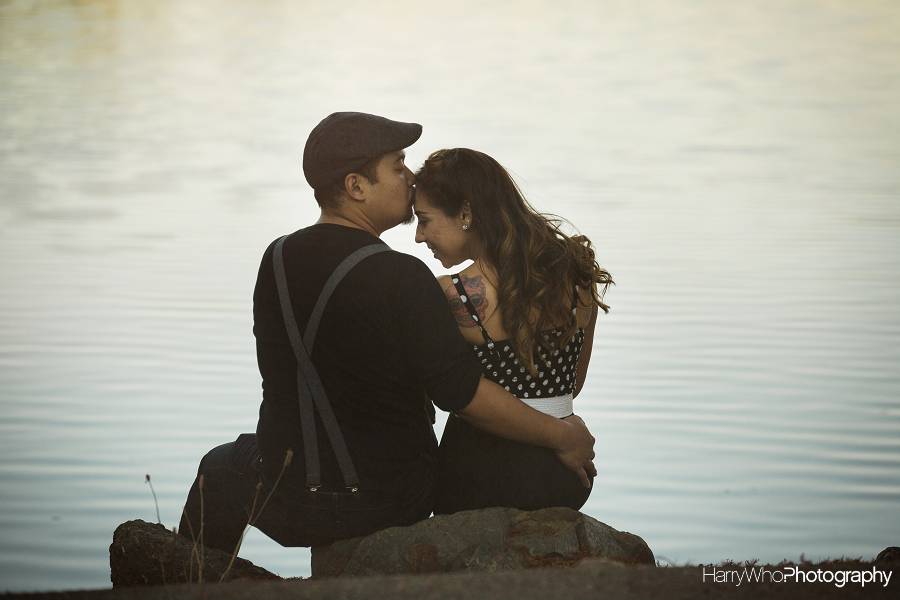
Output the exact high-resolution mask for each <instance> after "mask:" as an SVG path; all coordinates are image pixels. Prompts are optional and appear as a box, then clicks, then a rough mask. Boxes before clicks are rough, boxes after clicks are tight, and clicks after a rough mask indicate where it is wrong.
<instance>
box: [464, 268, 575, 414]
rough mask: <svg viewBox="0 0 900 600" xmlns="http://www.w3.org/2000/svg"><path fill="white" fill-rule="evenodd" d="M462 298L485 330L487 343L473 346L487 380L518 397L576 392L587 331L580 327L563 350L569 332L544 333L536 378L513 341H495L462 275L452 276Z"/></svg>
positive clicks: (483, 330)
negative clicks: (481, 317) (486, 327)
mask: <svg viewBox="0 0 900 600" xmlns="http://www.w3.org/2000/svg"><path fill="white" fill-rule="evenodd" d="M450 279H451V281H452V282H453V285H454V286H456V291H457V293H458V294H459V299H460V300H461V301H462V303H463V305H464V306H465V307H466V309H467V310H468V311H469V315H470V316H471V317H472V321H474V322H475V324H476V325H477V326H478V327H479V328H480V329H481V334H482V335H483V336H484V339H485V343H483V344H477V345H473V346H472V349H473V351H474V352H475V356H476V358H478V360H479V361H480V362H481V370H482V372H483V373H484V376H485V377H486V378H487V379H490V380H491V381H493V382H494V383H496V384H498V385H500V386H503V388H504V389H506V391H508V392H510V393H512V394H513V395H514V396H516V397H518V398H549V397H553V396H563V395H565V394H569V393H572V392H573V391H574V390H575V368H576V365H577V364H578V357H579V356H580V355H581V347H582V345H583V344H584V330H583V329H581V328H579V329H577V330H576V332H575V335H573V336H572V338H571V339H570V340H569V341H568V342H566V344H565V345H564V346H563V347H562V349H560V348H559V347H558V344H559V338H560V337H561V336H562V335H563V334H564V333H565V331H564V330H563V329H561V328H555V329H549V330H547V331H544V332H542V335H543V336H544V340H545V342H546V345H547V346H549V347H550V348H551V349H550V350H547V349H546V348H544V347H543V346H540V347H539V349H538V356H537V359H536V361H535V362H536V366H537V369H538V371H537V377H534V376H532V374H531V373H530V372H529V371H528V369H527V368H525V366H524V365H523V364H521V363H520V362H519V358H518V356H516V349H515V345H514V343H513V342H512V340H501V341H494V340H493V339H492V338H491V336H490V335H489V334H488V332H487V330H486V329H485V328H484V326H483V325H482V324H481V321H480V319H479V317H478V313H477V312H476V311H475V308H474V307H473V306H472V305H471V303H469V301H468V298H467V296H466V290H465V288H464V287H463V285H462V283H461V282H460V278H459V275H458V274H457V275H452V276H451V277H450Z"/></svg>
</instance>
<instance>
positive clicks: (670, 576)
mask: <svg viewBox="0 0 900 600" xmlns="http://www.w3.org/2000/svg"><path fill="white" fill-rule="evenodd" d="M898 567H900V563H898V562H897V561H891V562H886V561H875V560H869V561H863V560H859V559H846V558H841V559H835V560H827V561H821V562H817V563H812V562H801V563H788V562H785V563H779V564H776V565H770V564H757V563H756V561H745V562H743V563H734V562H730V561H726V562H723V563H719V564H715V565H690V566H668V567H656V566H647V565H622V564H619V563H613V562H610V561H606V560H602V559H585V560H584V561H582V562H581V563H579V564H578V565H575V566H573V567H548V568H539V569H529V570H525V571H522V570H504V571H494V572H465V571H463V572H455V573H435V574H423V575H391V576H368V577H336V578H318V579H285V580H279V581H251V580H234V581H230V582H226V583H205V584H174V585H158V586H142V587H123V588H115V589H112V588H107V589H96V590H70V591H58V592H16V593H4V594H3V595H2V598H8V599H10V600H12V599H15V598H22V599H26V598H27V599H30V600H40V599H47V600H63V599H79V600H107V599H135V600H193V599H197V600H200V599H206V598H209V597H210V596H214V597H215V598H217V599H221V600H244V599H250V598H261V597H278V598H284V599H286V600H291V599H294V598H296V599H300V598H303V599H305V600H319V599H321V600H325V599H328V600H331V599H334V598H341V599H346V600H357V599H358V600H362V599H368V598H392V599H394V598H396V599H398V600H407V599H408V600H414V599H415V600H419V599H429V598H434V599H459V600H472V597H473V595H475V594H477V596H478V597H490V598H498V599H500V600H505V599H509V600H531V599H534V600H538V599H540V600H545V599H546V598H548V597H565V598H567V599H569V598H585V599H587V598H592V599H597V598H603V599H604V600H611V599H617V598H623V599H624V598H650V597H661V598H662V597H664V598H675V599H678V598H685V599H687V598H695V597H697V596H700V595H702V596H703V597H704V598H730V597H733V596H734V595H735V594H751V595H752V597H754V598H800V599H806V598H810V599H812V598H862V597H870V596H873V595H877V594H878V593H879V592H881V593H882V594H892V595H893V593H896V588H897V587H898V585H900V584H898V581H900V575H898V576H896V577H894V576H893V572H894V570H898V571H900V568H898ZM792 569H794V570H796V571H799V572H802V573H806V574H808V575H807V576H806V577H807V578H808V579H807V581H805V582H804V581H793V580H790V579H788V580H785V577H790V575H789V574H790V573H791V572H792V571H791V570H792ZM741 572H744V573H751V572H755V573H759V574H760V575H759V577H761V579H756V580H754V579H753V577H755V576H753V575H750V579H749V580H748V579H746V578H745V577H746V575H743V576H741V575H738V576H735V575H729V574H731V573H741ZM854 572H856V573H862V572H868V573H869V574H870V575H871V576H872V577H875V578H877V577H879V576H878V575H875V573H876V572H877V573H883V574H884V575H881V576H880V577H881V578H880V579H872V580H870V582H868V583H866V582H857V583H854V582H852V581H851V577H852V575H841V573H851V574H852V573H854ZM779 573H780V574H781V575H778V574H779ZM816 573H818V574H819V575H815V576H814V574H816ZM829 573H830V574H831V576H829V575H827V574H829ZM736 577H740V578H741V580H740V581H738V580H737V579H736ZM862 577H865V576H862ZM823 578H824V579H826V580H827V579H832V580H833V581H831V582H828V581H822V579H823ZM842 578H843V579H845V580H846V581H845V582H844V583H843V585H840V584H839V581H840V579H842ZM885 578H887V585H885ZM779 580H780V581H779ZM211 586H214V589H212V588H211ZM889 588H890V589H895V592H893V593H891V592H889V591H888V589H889Z"/></svg>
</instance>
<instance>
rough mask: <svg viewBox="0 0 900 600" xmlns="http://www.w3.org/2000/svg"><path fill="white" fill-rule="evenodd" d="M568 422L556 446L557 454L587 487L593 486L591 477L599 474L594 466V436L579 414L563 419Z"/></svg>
mask: <svg viewBox="0 0 900 600" xmlns="http://www.w3.org/2000/svg"><path fill="white" fill-rule="evenodd" d="M562 422H564V423H566V428H565V429H564V430H563V435H562V436H561V437H560V439H559V442H558V443H557V446H556V456H557V457H558V458H559V460H560V462H562V464H563V465H565V466H566V468H567V469H569V470H571V471H574V472H575V474H576V475H578V478H579V479H581V483H582V484H583V485H584V487H586V488H590V487H591V479H592V478H593V477H596V476H597V469H596V468H595V467H594V462H593V461H594V442H595V441H596V440H594V436H592V435H591V432H590V431H588V428H587V427H586V426H585V424H584V421H582V420H581V417H579V416H578V415H572V416H569V417H566V418H565V419H562Z"/></svg>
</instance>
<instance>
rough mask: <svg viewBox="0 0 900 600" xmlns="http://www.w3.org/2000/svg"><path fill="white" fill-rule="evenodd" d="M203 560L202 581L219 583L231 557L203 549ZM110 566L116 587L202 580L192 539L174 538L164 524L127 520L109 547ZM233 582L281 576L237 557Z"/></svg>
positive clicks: (232, 567)
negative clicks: (235, 580)
mask: <svg viewBox="0 0 900 600" xmlns="http://www.w3.org/2000/svg"><path fill="white" fill-rule="evenodd" d="M192 557H193V560H192ZM202 557H203V581H219V579H220V578H221V576H222V573H224V572H225V569H226V568H227V567H228V562H229V561H230V560H231V555H230V554H226V553H225V552H222V551H221V550H214V549H212V548H204V549H203V555H202ZM109 566H110V571H111V573H110V578H111V579H112V584H113V587H121V586H128V585H153V584H163V583H183V582H191V581H193V582H197V581H198V580H199V578H200V568H199V560H198V555H197V554H195V553H194V545H193V543H192V542H191V540H189V539H187V538H183V537H181V536H180V535H175V534H174V533H173V532H171V531H168V530H167V529H166V528H165V527H163V526H162V525H157V524H154V523H147V522H145V521H141V520H136V521H128V522H126V523H122V524H121V525H119V526H118V527H117V528H116V531H115V532H114V533H113V542H112V544H111V545H110V547H109ZM232 579H280V577H278V576H277V575H275V574H273V573H270V572H268V571H266V570H265V569H262V568H260V567H257V566H256V565H254V564H253V563H251V562H250V561H247V560H244V559H242V558H236V559H235V561H234V564H233V565H232V566H231V570H230V571H229V572H228V577H227V578H226V580H232Z"/></svg>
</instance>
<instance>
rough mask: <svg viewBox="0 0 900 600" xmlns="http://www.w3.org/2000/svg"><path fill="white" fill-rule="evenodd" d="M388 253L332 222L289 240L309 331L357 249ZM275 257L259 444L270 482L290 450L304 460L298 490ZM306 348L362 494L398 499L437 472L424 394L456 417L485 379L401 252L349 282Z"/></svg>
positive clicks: (261, 321) (298, 441) (257, 296)
mask: <svg viewBox="0 0 900 600" xmlns="http://www.w3.org/2000/svg"><path fill="white" fill-rule="evenodd" d="M382 243H383V242H381V241H380V240H379V239H378V238H376V237H374V236H372V235H371V234H369V233H367V232H365V231H362V230H360V229H354V228H349V227H343V226H340V225H332V224H318V225H314V226H312V227H308V228H306V229H302V230H300V231H298V232H295V233H294V234H292V235H291V236H290V237H289V238H288V239H287V241H286V242H285V244H284V255H285V269H286V271H287V277H288V286H289V290H290V293H291V300H292V303H293V307H294V313H295V315H296V319H297V322H298V325H299V327H300V329H301V333H302V332H303V330H304V328H305V326H306V322H307V320H308V319H309V316H310V313H311V312H312V309H313V305H314V304H315V302H316V300H317V299H318V296H319V293H320V292H321V290H322V287H323V286H324V284H325V281H326V280H327V279H328V277H329V276H330V275H331V273H332V272H333V271H334V269H335V267H336V266H337V265H338V264H339V263H340V262H341V261H342V260H343V259H344V258H345V257H346V256H348V255H349V254H350V253H352V252H353V251H355V250H357V249H358V248H361V247H363V246H367V245H370V244H382ZM273 247H274V243H273V244H272V245H270V246H269V248H268V249H267V250H266V253H265V254H264V256H263V259H262V263H261V265H260V271H259V276H258V279H257V284H256V290H255V293H254V335H255V336H256V343H257V358H258V362H259V369H260V374H261V375H262V379H263V403H262V406H261V407H260V418H259V424H258V426H257V434H258V438H259V447H260V451H261V453H262V456H263V464H264V467H265V470H266V472H267V473H268V474H269V475H270V476H272V477H274V476H275V475H277V473H278V471H279V470H280V469H281V465H282V462H283V459H284V454H285V451H286V450H287V448H293V449H294V451H295V454H297V455H298V456H297V459H295V461H294V463H293V467H292V470H291V472H290V473H289V474H288V482H287V483H289V484H295V485H296V484H300V483H301V482H302V480H303V477H304V464H303V460H302V459H301V457H300V456H299V454H300V453H301V452H302V447H303V443H302V436H301V433H300V425H299V411H298V404H297V395H296V394H297V384H296V363H295V358H294V354H293V351H292V350H291V347H290V343H289V341H288V337H287V334H286V331H285V327H284V321H283V318H282V314H281V308H280V305H279V301H278V296H277V292H276V289H275V282H274V272H273V268H272V251H273ZM308 350H309V352H310V355H311V358H312V362H313V364H314V365H315V367H316V370H317V371H318V373H319V376H320V378H321V379H322V383H323V385H324V387H325V390H326V392H327V394H328V398H329V400H330V402H331V404H332V406H333V408H334V412H335V416H336V417H337V420H338V423H339V424H340V427H341V431H342V432H343V434H344V437H345V438H346V441H347V445H348V447H349V450H350V455H351V457H352V458H353V461H354V463H355V464H356V468H357V470H358V471H359V474H360V478H361V481H362V486H363V488H364V489H365V488H368V489H379V490H383V491H397V490H399V487H401V486H402V485H403V484H404V480H407V479H409V478H410V477H413V478H416V476H417V474H418V473H421V472H423V471H425V470H428V469H430V468H431V466H430V465H431V462H430V461H431V459H432V457H433V455H434V452H435V450H436V442H435V440H434V435H433V433H432V430H431V423H430V420H429V419H428V418H427V415H428V410H427V399H426V392H427V395H428V397H429V398H431V399H432V400H434V402H435V403H436V404H437V405H438V406H440V407H441V408H443V409H445V410H458V409H461V408H462V407H464V406H465V405H466V404H467V403H468V402H469V400H470V399H471V398H472V396H473V394H474V392H475V389H476V387H477V385H478V380H479V377H480V374H481V373H480V368H479V366H478V364H477V362H476V361H475V360H474V358H473V356H472V354H471V352H470V350H469V348H468V346H467V345H466V344H465V342H464V341H463V340H462V338H461V337H460V336H459V333H458V331H457V330H456V326H455V324H454V322H453V319H452V317H451V315H450V313H449V311H448V310H447V305H446V300H445V299H444V296H443V293H442V292H441V290H440V288H439V286H438V285H437V283H436V281H435V279H434V277H433V276H432V275H431V273H430V271H428V269H427V267H425V265H424V264H423V263H422V262H421V261H419V260H417V259H415V258H413V257H411V256H408V255H405V254H401V253H397V252H383V253H379V254H376V255H374V256H371V257H369V258H367V259H365V260H364V261H363V262H362V263H360V264H359V265H358V266H357V267H356V268H354V269H353V270H352V271H350V272H349V273H348V274H347V276H346V278H345V279H344V280H343V281H342V282H341V284H340V285H338V287H337V288H336V289H335V291H334V294H333V295H332V296H331V299H330V300H329V302H328V305H327V306H326V308H325V311H324V313H323V315H322V320H321V324H320V326H319V329H318V333H317V336H316V341H315V344H314V346H313V347H312V348H308ZM317 429H318V431H319V432H320V433H319V435H318V441H319V447H320V456H321V457H322V474H323V481H324V482H325V483H327V484H332V485H334V486H339V485H340V482H341V477H340V472H339V470H338V469H337V465H336V462H335V460H334V455H333V453H332V450H331V448H330V445H329V444H328V441H327V438H326V436H325V435H324V431H323V430H322V426H321V421H319V419H317ZM423 476H424V473H423Z"/></svg>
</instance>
